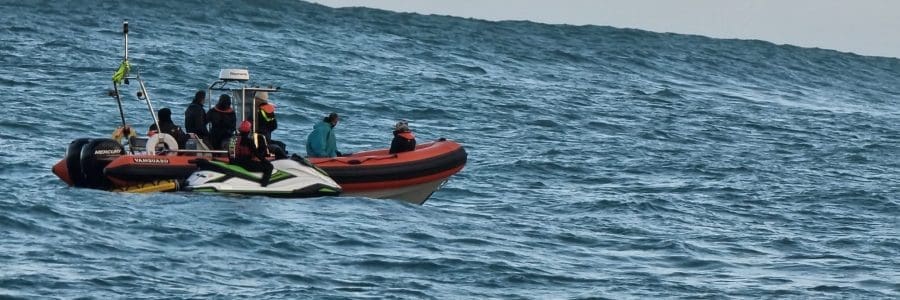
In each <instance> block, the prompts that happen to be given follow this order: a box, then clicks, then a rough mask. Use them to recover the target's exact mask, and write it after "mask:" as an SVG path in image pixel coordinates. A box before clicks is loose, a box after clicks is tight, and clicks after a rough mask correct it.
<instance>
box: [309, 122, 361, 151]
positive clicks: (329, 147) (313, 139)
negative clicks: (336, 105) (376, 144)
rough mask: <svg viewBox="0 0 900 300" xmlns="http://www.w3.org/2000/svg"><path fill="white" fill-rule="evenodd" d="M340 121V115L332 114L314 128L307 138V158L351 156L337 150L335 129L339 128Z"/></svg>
mask: <svg viewBox="0 0 900 300" xmlns="http://www.w3.org/2000/svg"><path fill="white" fill-rule="evenodd" d="M339 121H340V117H339V116H338V114H337V113H331V114H329V115H328V116H326V117H325V118H324V119H322V122H319V123H316V125H315V126H313V131H312V132H310V133H309V136H307V137H306V156H309V157H336V156H347V155H350V154H349V153H346V154H344V153H341V152H340V151H338V150H337V138H336V137H335V135H334V127H335V126H337V124H338V122H339Z"/></svg>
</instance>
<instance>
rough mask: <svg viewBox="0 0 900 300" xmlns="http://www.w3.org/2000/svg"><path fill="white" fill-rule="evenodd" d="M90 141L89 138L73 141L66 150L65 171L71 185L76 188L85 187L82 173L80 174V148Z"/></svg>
mask: <svg viewBox="0 0 900 300" xmlns="http://www.w3.org/2000/svg"><path fill="white" fill-rule="evenodd" d="M90 141H91V139H89V138H79V139H75V140H73V141H72V142H71V143H69V148H67V149H66V169H68V173H69V174H68V175H69V179H70V180H72V184H73V185H74V186H77V187H83V186H86V183H85V179H84V173H82V172H81V147H84V145H85V144H87V143H88V142H90Z"/></svg>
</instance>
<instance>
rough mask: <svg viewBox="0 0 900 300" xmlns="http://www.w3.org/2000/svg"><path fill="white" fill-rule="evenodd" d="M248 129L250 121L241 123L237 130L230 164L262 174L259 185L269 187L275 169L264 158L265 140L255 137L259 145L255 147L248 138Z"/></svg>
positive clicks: (266, 151)
mask: <svg viewBox="0 0 900 300" xmlns="http://www.w3.org/2000/svg"><path fill="white" fill-rule="evenodd" d="M250 127H251V126H250V121H244V122H241V126H240V128H238V132H239V133H240V135H238V138H237V141H236V142H235V147H234V154H233V155H232V157H231V161H230V162H231V163H232V164H235V165H238V166H241V167H242V168H244V169H246V170H247V171H250V172H262V173H263V175H262V179H261V180H260V181H259V184H260V185H261V186H263V187H265V186H267V185H269V179H271V178H272V170H274V169H275V167H274V166H272V163H271V162H269V160H268V159H267V158H266V157H267V156H268V145H267V144H266V138H265V137H263V136H262V135H257V136H258V139H257V142H258V143H259V144H258V145H257V143H255V142H254V141H253V138H252V137H251V136H250V130H251V128H250Z"/></svg>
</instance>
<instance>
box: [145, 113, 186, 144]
mask: <svg viewBox="0 0 900 300" xmlns="http://www.w3.org/2000/svg"><path fill="white" fill-rule="evenodd" d="M156 118H157V122H159V129H157V128H156V124H150V129H149V130H148V131H147V136H154V135H156V133H158V132H162V133H165V134H168V135H171V136H172V137H173V138H175V142H177V143H178V148H183V147H184V144H185V143H186V142H187V140H188V135H187V134H186V133H184V131H182V130H181V127H178V126H176V125H175V122H172V110H171V109H168V108H162V109H160V110H159V111H157V112H156ZM160 129H161V130H160Z"/></svg>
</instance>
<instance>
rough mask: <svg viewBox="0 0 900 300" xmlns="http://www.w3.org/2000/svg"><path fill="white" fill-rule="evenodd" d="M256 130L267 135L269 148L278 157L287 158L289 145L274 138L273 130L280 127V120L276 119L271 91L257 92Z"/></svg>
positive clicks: (255, 96)
mask: <svg viewBox="0 0 900 300" xmlns="http://www.w3.org/2000/svg"><path fill="white" fill-rule="evenodd" d="M253 97H254V98H255V99H256V111H257V113H256V132H257V133H259V134H261V135H263V136H264V137H266V141H267V142H268V145H269V150H270V151H272V153H274V154H275V157H276V158H278V159H282V158H287V148H286V147H287V145H285V144H284V143H282V142H280V141H276V140H273V139H272V132H273V131H275V129H278V120H276V119H275V105H272V103H269V93H268V92H266V91H259V92H256V95H254V96H253Z"/></svg>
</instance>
